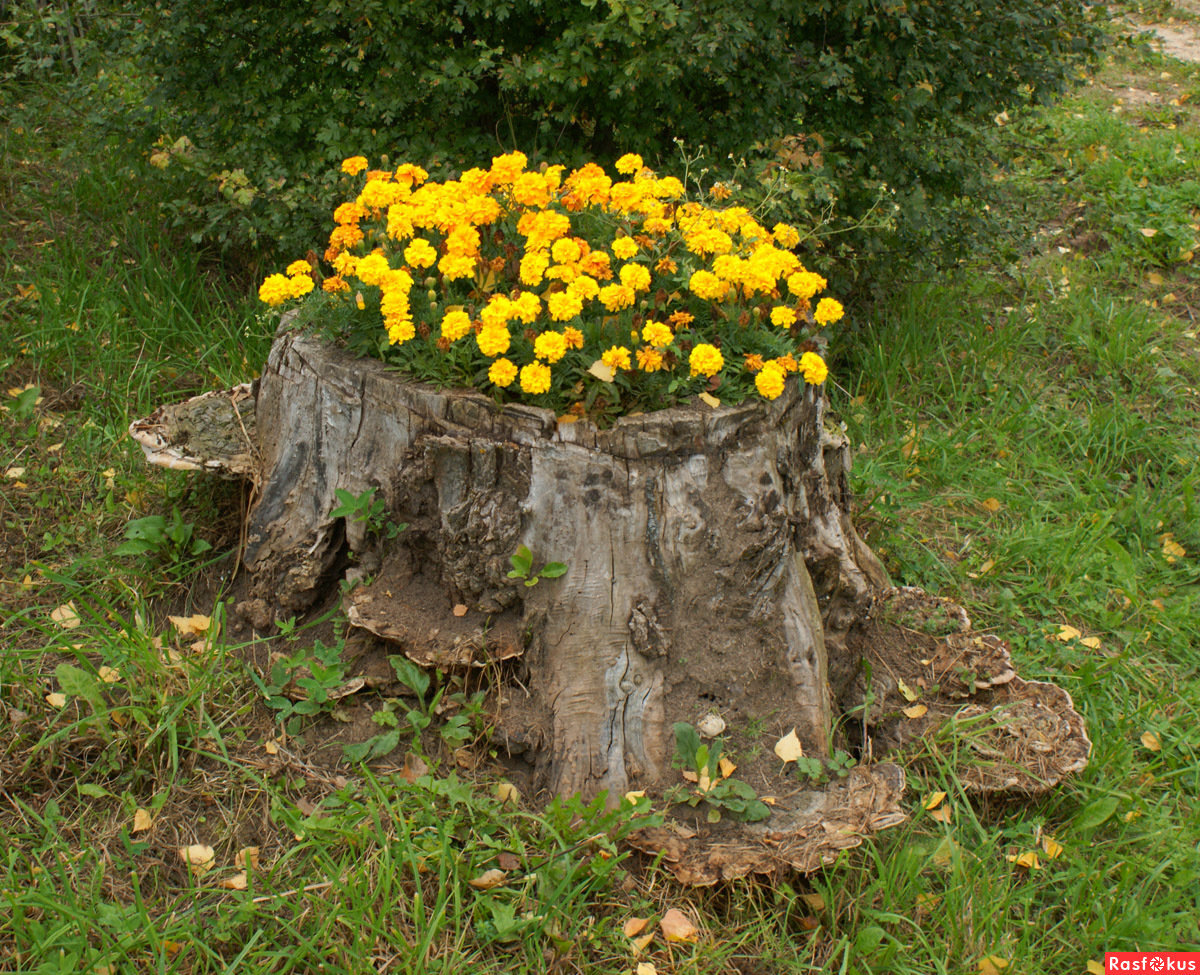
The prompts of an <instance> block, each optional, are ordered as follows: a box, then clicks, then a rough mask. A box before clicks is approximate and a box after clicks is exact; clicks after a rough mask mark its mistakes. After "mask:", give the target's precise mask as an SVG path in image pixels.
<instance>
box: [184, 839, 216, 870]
mask: <svg viewBox="0 0 1200 975" xmlns="http://www.w3.org/2000/svg"><path fill="white" fill-rule="evenodd" d="M179 859H181V860H182V861H183V862H184V863H185V864H186V865H187V868H188V870H189V871H190V872H191V874H192V876H193V877H203V876H204V875H205V874H206V873H208V871H209V870H211V869H212V868H213V865H214V864H215V863H216V862H217V851H216V850H214V849H213V848H212V847H211V846H206V845H205V844H203V843H193V844H192V845H191V846H184V847H180V849H179Z"/></svg>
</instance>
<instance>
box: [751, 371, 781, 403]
mask: <svg viewBox="0 0 1200 975" xmlns="http://www.w3.org/2000/svg"><path fill="white" fill-rule="evenodd" d="M784 378H785V377H784V373H783V370H782V369H780V368H779V366H777V365H775V363H773V362H768V363H767V364H766V365H764V366H763V367H762V369H760V370H759V371H758V375H756V376H755V377H754V385H755V387H756V388H757V389H758V391H759V392H760V393H761V394H762V395H763V397H764V398H765V399H778V398H779V394H780V393H782V392H783V385H784Z"/></svg>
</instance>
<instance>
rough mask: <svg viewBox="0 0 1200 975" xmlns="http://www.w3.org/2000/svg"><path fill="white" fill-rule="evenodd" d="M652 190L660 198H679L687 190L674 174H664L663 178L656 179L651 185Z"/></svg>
mask: <svg viewBox="0 0 1200 975" xmlns="http://www.w3.org/2000/svg"><path fill="white" fill-rule="evenodd" d="M651 192H652V193H653V194H654V195H655V196H656V197H658V198H659V199H660V200H678V199H680V198H681V197H682V196H683V195H684V193H685V192H686V190H684V188H683V183H681V182H680V181H679V180H678V179H676V178H675V177H674V176H664V177H663V178H662V179H656V180H655V181H654V185H653V186H652V187H651Z"/></svg>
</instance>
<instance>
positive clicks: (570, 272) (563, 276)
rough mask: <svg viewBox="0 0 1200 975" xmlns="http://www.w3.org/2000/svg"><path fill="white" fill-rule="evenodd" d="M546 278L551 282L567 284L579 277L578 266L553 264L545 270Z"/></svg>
mask: <svg viewBox="0 0 1200 975" xmlns="http://www.w3.org/2000/svg"><path fill="white" fill-rule="evenodd" d="M546 277H547V278H549V279H550V280H551V281H564V282H568V283H569V282H571V281H574V280H575V279H576V278H577V277H579V266H578V265H576V264H554V265H552V266H551V267H548V268H547V269H546Z"/></svg>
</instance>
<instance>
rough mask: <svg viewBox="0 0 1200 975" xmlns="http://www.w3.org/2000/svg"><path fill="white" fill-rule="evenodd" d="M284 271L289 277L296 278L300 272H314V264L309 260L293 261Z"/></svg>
mask: <svg viewBox="0 0 1200 975" xmlns="http://www.w3.org/2000/svg"><path fill="white" fill-rule="evenodd" d="M283 273H284V274H286V275H287V276H288V277H289V278H294V277H296V275H298V274H312V265H311V264H309V263H308V261H292V263H291V264H289V265H288V266H287V270H286V271H284V272H283Z"/></svg>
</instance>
